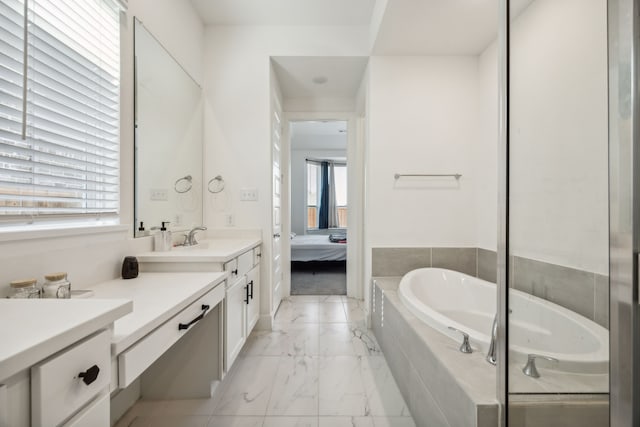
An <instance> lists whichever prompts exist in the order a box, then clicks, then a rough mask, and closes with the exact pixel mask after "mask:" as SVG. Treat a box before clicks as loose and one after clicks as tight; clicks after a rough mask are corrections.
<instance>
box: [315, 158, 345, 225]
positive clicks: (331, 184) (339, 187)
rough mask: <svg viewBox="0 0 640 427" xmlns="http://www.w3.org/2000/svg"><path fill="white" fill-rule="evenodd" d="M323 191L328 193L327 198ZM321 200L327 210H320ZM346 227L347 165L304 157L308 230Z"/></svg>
mask: <svg viewBox="0 0 640 427" xmlns="http://www.w3.org/2000/svg"><path fill="white" fill-rule="evenodd" d="M332 171H333V173H332ZM325 175H326V179H325ZM323 183H324V185H326V189H323ZM323 190H324V191H326V193H327V195H326V199H325V197H323ZM322 200H325V202H326V204H327V208H326V209H322V206H321V205H322ZM346 227H347V165H346V164H345V163H344V162H335V161H330V160H326V161H322V160H307V229H309V230H312V229H319V228H346Z"/></svg>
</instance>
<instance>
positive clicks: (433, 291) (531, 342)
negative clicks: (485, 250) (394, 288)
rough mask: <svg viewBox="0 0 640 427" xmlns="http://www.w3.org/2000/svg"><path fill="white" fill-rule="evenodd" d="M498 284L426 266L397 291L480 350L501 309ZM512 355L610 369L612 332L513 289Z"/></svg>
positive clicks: (583, 369) (425, 316)
mask: <svg viewBox="0 0 640 427" xmlns="http://www.w3.org/2000/svg"><path fill="white" fill-rule="evenodd" d="M496 289H497V287H496V285H495V284H494V283H491V282H487V281H485V280H481V279H478V278H475V277H471V276H468V275H466V274H463V273H458V272H455V271H451V270H445V269H440V268H421V269H418V270H413V271H411V272H409V273H407V274H406V275H405V276H404V277H403V278H402V280H401V281H400V286H399V288H398V296H399V298H400V300H401V301H402V303H403V304H404V305H405V306H406V307H407V308H408V309H409V311H411V313H412V314H413V315H415V316H416V317H418V318H419V319H421V320H422V321H423V322H425V323H426V324H428V325H429V326H431V327H432V328H434V329H436V330H438V331H439V332H441V333H443V334H445V335H447V336H449V337H451V338H452V339H454V340H455V341H456V342H461V340H462V337H461V335H460V333H458V332H455V331H452V330H450V329H449V328H448V327H449V326H452V327H454V328H457V329H460V330H462V331H464V332H466V333H467V334H469V337H470V338H469V340H470V342H471V346H472V347H473V348H474V350H475V351H482V352H485V353H486V351H487V349H488V347H489V341H490V333H491V326H492V323H493V317H494V315H495V313H496ZM509 306H510V309H511V313H510V314H509V320H510V323H509V337H510V340H509V357H510V359H511V361H513V362H517V363H519V364H520V363H522V364H523V363H524V361H526V358H527V355H528V354H540V355H544V356H551V357H554V358H556V359H558V361H559V362H558V363H548V362H544V361H541V363H540V365H541V366H544V367H545V368H548V369H555V370H560V371H565V372H579V373H590V374H600V373H607V372H608V369H609V365H608V363H609V332H608V331H607V330H606V329H605V328H603V327H602V326H600V325H598V324H597V323H595V322H592V321H591V320H589V319H587V318H585V317H583V316H581V315H579V314H577V313H575V312H573V311H571V310H568V309H566V308H564V307H560V306H559V305H557V304H554V303H552V302H549V301H546V300H543V299H541V298H538V297H535V296H533V295H529V294H527V293H524V292H520V291H518V290H515V289H510V290H509Z"/></svg>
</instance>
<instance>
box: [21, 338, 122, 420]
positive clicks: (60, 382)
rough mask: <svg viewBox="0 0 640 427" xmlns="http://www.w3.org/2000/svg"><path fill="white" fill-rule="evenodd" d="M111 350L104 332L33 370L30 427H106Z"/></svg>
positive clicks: (109, 340)
mask: <svg viewBox="0 0 640 427" xmlns="http://www.w3.org/2000/svg"><path fill="white" fill-rule="evenodd" d="M110 348H111V332H110V331H108V330H103V331H101V332H98V333H97V334H94V335H93V336H91V337H89V338H87V339H85V340H83V341H82V342H80V343H78V344H76V345H73V346H72V347H70V348H67V349H65V350H63V351H62V352H60V353H58V354H56V355H54V356H51V357H50V358H48V359H46V360H44V361H42V362H40V363H38V364H37V365H35V366H33V367H32V368H31V424H32V425H33V426H58V425H65V426H87V427H89V426H95V427H99V426H105V427H106V426H108V425H109V402H108V401H105V399H104V397H105V396H107V397H108V396H109V382H110V380H111V360H110V359H111V353H110ZM105 402H106V403H105ZM72 414H75V416H74V417H73V418H71V419H69V416H70V415H72ZM88 422H90V423H88ZM62 423H64V424H62Z"/></svg>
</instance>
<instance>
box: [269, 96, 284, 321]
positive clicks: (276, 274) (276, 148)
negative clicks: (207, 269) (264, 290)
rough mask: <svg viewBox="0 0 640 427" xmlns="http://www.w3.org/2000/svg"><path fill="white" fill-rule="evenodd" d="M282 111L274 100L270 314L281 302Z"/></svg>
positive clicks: (272, 124)
mask: <svg viewBox="0 0 640 427" xmlns="http://www.w3.org/2000/svg"><path fill="white" fill-rule="evenodd" d="M281 117H282V111H281V108H280V105H278V102H277V100H274V103H273V111H272V117H271V158H272V177H273V221H272V222H273V223H272V231H273V232H272V233H271V235H272V256H273V263H272V275H271V289H273V293H272V295H271V297H272V299H271V312H272V313H275V311H276V310H277V309H278V306H279V305H280V301H281V300H282V242H281V240H280V234H281V233H282V171H281V168H280V162H281V158H282V151H281V138H282V119H281Z"/></svg>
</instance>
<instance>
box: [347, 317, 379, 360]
mask: <svg viewBox="0 0 640 427" xmlns="http://www.w3.org/2000/svg"><path fill="white" fill-rule="evenodd" d="M349 329H350V331H351V343H352V345H353V350H354V352H355V353H356V355H358V356H382V350H381V349H380V345H379V344H378V341H377V340H376V337H375V336H374V335H373V331H371V330H370V329H367V328H365V327H363V326H362V325H358V324H350V325H349Z"/></svg>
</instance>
